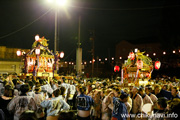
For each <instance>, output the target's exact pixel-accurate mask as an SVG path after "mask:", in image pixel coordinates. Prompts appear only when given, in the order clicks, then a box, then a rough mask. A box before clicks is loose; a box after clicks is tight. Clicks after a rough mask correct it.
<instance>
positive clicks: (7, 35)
mask: <svg viewBox="0 0 180 120" xmlns="http://www.w3.org/2000/svg"><path fill="white" fill-rule="evenodd" d="M51 10H52V8H51V9H49V10H48V11H47V12H45V13H44V14H43V15H41V16H40V17H38V18H37V19H35V20H33V21H32V22H31V23H29V24H27V25H25V26H24V27H22V28H20V29H18V30H16V31H14V32H11V33H9V34H6V35H4V36H1V37H0V39H3V38H6V37H9V36H11V35H13V34H15V33H17V32H19V31H21V30H23V29H25V28H27V27H29V26H30V25H32V24H33V23H35V22H36V21H38V20H39V19H41V18H42V17H43V16H45V15H46V14H47V13H48V12H49V11H51Z"/></svg>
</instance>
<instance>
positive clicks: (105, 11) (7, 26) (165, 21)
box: [0, 0, 180, 60]
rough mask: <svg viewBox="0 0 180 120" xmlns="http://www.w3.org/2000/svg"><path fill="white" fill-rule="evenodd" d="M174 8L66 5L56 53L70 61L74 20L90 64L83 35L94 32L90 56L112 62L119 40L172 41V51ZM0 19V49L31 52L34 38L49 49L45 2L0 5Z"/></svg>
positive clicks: (118, 2)
mask: <svg viewBox="0 0 180 120" xmlns="http://www.w3.org/2000/svg"><path fill="white" fill-rule="evenodd" d="M179 5H180V3H179V2H178V0H174V1H173V2H172V1H171V2H169V0H71V1H70V4H69V5H68V6H67V11H64V10H63V9H60V10H59V14H58V15H59V16H58V19H59V46H58V50H59V51H64V52H65V59H67V60H70V59H75V52H76V47H77V44H76V43H77V35H78V17H79V16H81V19H82V21H81V42H82V49H83V59H85V60H89V59H91V54H90V53H89V52H88V51H90V50H91V42H90V40H89V37H90V34H89V30H94V31H95V56H99V57H100V58H104V57H108V56H109V55H110V56H112V57H113V56H114V54H115V51H114V48H115V44H116V43H118V42H120V41H121V40H129V41H133V42H134V41H138V40H144V41H146V39H152V40H153V41H156V40H157V41H159V42H161V43H162V45H166V44H167V41H169V39H172V40H171V41H173V42H171V43H172V47H178V46H173V45H174V44H176V43H177V41H178V40H180V38H179V35H180V32H179V29H178V28H179V27H180V24H179V21H180V17H179V12H180V10H179V7H180V6H179ZM67 13H68V15H67ZM0 16H1V17H0V45H6V46H8V47H16V48H31V46H32V43H33V42H34V36H35V35H36V34H39V35H40V36H41V37H42V36H45V38H47V39H48V40H49V48H50V49H52V50H53V49H54V48H53V46H54V9H52V6H50V5H49V4H46V3H45V0H0ZM167 33H168V34H167ZM163 41H165V42H163ZM178 44H179V43H178ZM178 44H176V45H178Z"/></svg>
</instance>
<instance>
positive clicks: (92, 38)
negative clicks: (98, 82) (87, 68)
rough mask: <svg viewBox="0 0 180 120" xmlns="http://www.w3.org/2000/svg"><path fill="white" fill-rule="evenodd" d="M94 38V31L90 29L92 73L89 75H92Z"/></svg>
mask: <svg viewBox="0 0 180 120" xmlns="http://www.w3.org/2000/svg"><path fill="white" fill-rule="evenodd" d="M94 39H95V31H94V30H90V41H91V42H92V49H91V55H92V75H91V77H92V78H93V77H94V61H95V59H94Z"/></svg>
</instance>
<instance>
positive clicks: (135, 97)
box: [131, 87, 143, 114]
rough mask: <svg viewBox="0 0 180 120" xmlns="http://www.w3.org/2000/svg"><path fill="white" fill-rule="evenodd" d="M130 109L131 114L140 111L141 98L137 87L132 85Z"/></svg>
mask: <svg viewBox="0 0 180 120" xmlns="http://www.w3.org/2000/svg"><path fill="white" fill-rule="evenodd" d="M131 98H132V110H131V112H132V113H133V114H138V113H141V112H142V106H143V100H142V97H141V96H140V95H139V94H138V88H137V87H133V89H132V96H131Z"/></svg>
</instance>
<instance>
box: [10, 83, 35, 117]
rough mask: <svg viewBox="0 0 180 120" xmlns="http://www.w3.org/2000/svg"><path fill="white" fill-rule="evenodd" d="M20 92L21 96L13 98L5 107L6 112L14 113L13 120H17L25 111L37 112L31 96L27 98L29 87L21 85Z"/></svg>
mask: <svg viewBox="0 0 180 120" xmlns="http://www.w3.org/2000/svg"><path fill="white" fill-rule="evenodd" d="M20 91H21V95H20V96H17V97H15V98H13V99H12V100H11V101H10V103H9V104H8V106H7V110H9V111H10V112H13V113H14V120H19V117H20V115H21V114H22V113H23V112H25V111H27V110H33V111H36V110H37V106H36V103H35V101H34V98H33V97H32V96H27V92H28V91H29V85H28V84H23V85H21V87H20Z"/></svg>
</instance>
